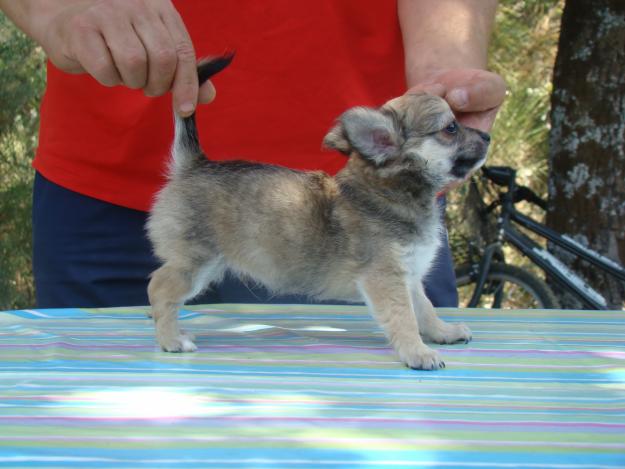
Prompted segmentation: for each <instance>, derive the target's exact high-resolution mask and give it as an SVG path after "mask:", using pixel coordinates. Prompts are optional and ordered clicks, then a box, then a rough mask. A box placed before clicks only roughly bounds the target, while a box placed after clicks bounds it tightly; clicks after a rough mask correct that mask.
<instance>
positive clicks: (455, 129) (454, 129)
mask: <svg viewBox="0 0 625 469" xmlns="http://www.w3.org/2000/svg"><path fill="white" fill-rule="evenodd" d="M444 130H445V132H447V133H448V134H455V133H456V132H458V123H457V122H456V121H453V122H452V123H451V124H449V125H448V126H447V127H445V129H444Z"/></svg>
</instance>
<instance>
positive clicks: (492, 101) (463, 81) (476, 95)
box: [408, 68, 506, 132]
mask: <svg viewBox="0 0 625 469" xmlns="http://www.w3.org/2000/svg"><path fill="white" fill-rule="evenodd" d="M417 91H424V92H426V93H429V94H434V95H437V96H440V97H442V98H445V100H446V101H447V102H448V103H449V105H450V107H451V109H452V110H453V111H454V113H455V114H456V118H457V119H458V121H459V122H460V123H461V124H463V125H465V126H467V127H472V128H474V129H479V130H482V131H484V132H490V130H491V129H492V127H493V123H494V122H495V116H496V115H497V111H498V110H499V108H500V107H501V105H502V104H503V101H504V99H505V97H506V83H505V82H504V80H503V78H502V77H501V76H499V75H497V74H496V73H492V72H488V71H486V70H478V69H467V68H459V69H447V70H437V71H433V72H431V73H428V74H426V75H425V76H424V78H423V79H422V80H420V81H419V83H417V84H416V85H415V86H412V87H411V88H410V89H409V90H408V93H411V92H412V93H414V92H417Z"/></svg>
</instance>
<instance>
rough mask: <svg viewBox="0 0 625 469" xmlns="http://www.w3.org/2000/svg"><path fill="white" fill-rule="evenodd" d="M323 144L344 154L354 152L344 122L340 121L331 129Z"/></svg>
mask: <svg viewBox="0 0 625 469" xmlns="http://www.w3.org/2000/svg"><path fill="white" fill-rule="evenodd" d="M323 146H324V147H325V148H329V149H331V150H337V151H339V152H341V153H343V154H344V155H349V154H350V153H351V152H352V147H351V145H350V144H349V141H348V140H347V136H346V135H345V130H344V129H343V123H342V122H340V121H339V122H338V123H337V124H336V125H335V126H334V127H332V128H331V129H330V131H329V132H328V134H327V135H326V136H325V137H324V139H323Z"/></svg>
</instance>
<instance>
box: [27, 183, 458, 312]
mask: <svg viewBox="0 0 625 469" xmlns="http://www.w3.org/2000/svg"><path fill="white" fill-rule="evenodd" d="M441 212H442V210H441ZM146 217H147V214H146V213H145V212H141V211H137V210H132V209H128V208H124V207H119V206H117V205H112V204H109V203H107V202H102V201H100V200H97V199H93V198H91V197H87V196H84V195H81V194H78V193H76V192H73V191H70V190H67V189H64V188H63V187H60V186H59V185H57V184H54V183H53V182H51V181H48V180H47V179H45V178H44V177H43V176H41V175H40V174H37V175H36V176H35V186H34V193H33V270H34V275H35V288H36V298H37V307H39V308H65V307H112V306H137V305H147V304H148V298H147V292H146V290H147V285H148V281H149V275H150V273H152V272H153V271H154V270H156V269H157V268H158V267H159V262H158V260H157V259H156V258H155V257H154V255H153V254H152V250H151V246H150V243H149V241H148V239H147V237H146V235H145V222H146ZM425 283H426V293H427V295H428V297H429V298H430V300H432V303H434V305H435V306H457V304H458V295H457V292H456V284H455V277H454V272H453V266H452V261H451V255H450V252H449V246H448V243H447V237H446V236H445V239H444V240H443V247H442V248H441V251H440V253H439V255H438V256H437V259H436V261H435V266H434V268H433V269H432V272H431V273H430V274H429V275H428V278H427V279H426V282H425ZM309 302H310V301H309V300H308V299H306V298H304V297H299V296H282V297H273V296H271V295H270V294H269V293H268V292H267V291H266V290H265V289H264V288H261V287H257V286H251V285H247V284H244V283H242V282H240V281H239V280H238V279H237V278H234V277H230V276H227V277H226V279H225V280H224V281H223V282H222V284H221V285H219V286H217V287H215V288H212V289H211V290H209V291H208V292H207V293H205V294H203V295H201V296H200V297H197V298H195V299H194V300H193V303H195V304H201V303H309Z"/></svg>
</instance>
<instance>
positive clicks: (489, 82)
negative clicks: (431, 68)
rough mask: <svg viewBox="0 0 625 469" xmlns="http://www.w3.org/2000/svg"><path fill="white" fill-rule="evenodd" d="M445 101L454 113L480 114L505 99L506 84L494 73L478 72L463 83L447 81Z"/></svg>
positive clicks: (498, 104)
mask: <svg viewBox="0 0 625 469" xmlns="http://www.w3.org/2000/svg"><path fill="white" fill-rule="evenodd" d="M447 89H448V90H449V91H448V92H447V94H446V95H445V99H446V100H447V102H448V103H449V104H450V106H451V107H452V109H454V110H455V111H462V112H480V111H487V110H489V109H493V108H496V107H498V106H500V105H501V103H503V101H504V99H505V97H506V83H505V81H504V80H503V78H502V77H500V76H499V75H497V74H495V73H491V72H487V71H484V70H479V71H476V72H475V73H473V74H472V75H471V76H469V77H468V79H466V80H465V81H463V82H460V81H457V82H455V83H454V82H453V81H451V80H450V81H449V82H448V83H447Z"/></svg>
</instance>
